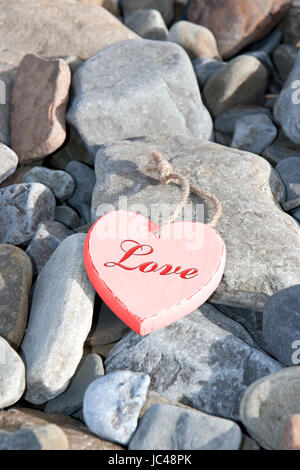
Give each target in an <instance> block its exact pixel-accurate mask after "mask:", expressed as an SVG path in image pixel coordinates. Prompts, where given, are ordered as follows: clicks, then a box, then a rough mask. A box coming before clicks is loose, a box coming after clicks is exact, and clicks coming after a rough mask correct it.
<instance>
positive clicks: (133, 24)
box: [125, 10, 168, 41]
mask: <svg viewBox="0 0 300 470" xmlns="http://www.w3.org/2000/svg"><path fill="white" fill-rule="evenodd" d="M125 24H126V26H127V27H128V28H129V29H131V30H132V31H134V32H135V33H137V34H138V35H139V36H141V37H142V38H144V39H156V40H158V41H164V40H165V39H167V36H168V29H167V26H166V23H165V22H164V19H163V17H162V16H161V14H160V12H159V11H157V10H137V11H135V12H134V13H132V14H131V15H129V16H127V17H126V18H125Z"/></svg>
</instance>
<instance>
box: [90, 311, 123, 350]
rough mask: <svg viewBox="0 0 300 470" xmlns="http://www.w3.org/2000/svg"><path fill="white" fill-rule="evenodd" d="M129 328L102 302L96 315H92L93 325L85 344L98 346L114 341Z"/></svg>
mask: <svg viewBox="0 0 300 470" xmlns="http://www.w3.org/2000/svg"><path fill="white" fill-rule="evenodd" d="M128 331H130V328H129V327H128V326H127V325H126V324H125V323H123V322H122V320H120V319H119V317H118V316H117V315H115V314H114V313H113V312H112V311H111V309H110V308H109V307H108V306H107V305H105V303H102V305H101V307H100V309H99V311H98V315H94V325H93V327H92V329H91V331H90V334H89V336H88V339H87V344H89V345H91V346H98V345H102V344H110V343H114V342H115V341H118V340H119V339H121V338H122V337H123V336H124V335H125V334H126V333H128Z"/></svg>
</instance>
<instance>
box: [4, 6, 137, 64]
mask: <svg viewBox="0 0 300 470" xmlns="http://www.w3.org/2000/svg"><path fill="white" fill-rule="evenodd" d="M0 6H1V25H2V27H1V32H0V40H1V44H2V49H1V53H0V62H1V63H5V64H9V65H11V66H17V65H19V63H20V61H21V60H22V59H23V57H24V56H25V55H26V54H29V53H36V54H39V55H41V56H43V57H64V56H71V55H73V56H77V57H79V58H81V59H87V58H88V57H90V56H91V55H93V54H95V53H96V52H98V51H100V50H101V49H104V48H105V47H107V46H109V45H110V44H113V43H115V42H119V41H123V40H125V39H131V38H136V37H137V36H136V34H135V33H133V32H132V31H130V30H129V29H128V28H126V26H124V25H123V24H122V23H121V22H120V21H119V20H117V18H115V17H114V16H113V15H111V14H110V13H109V12H108V11H107V10H105V9H104V8H101V7H99V6H97V5H88V4H85V3H81V2H71V1H68V0H64V1H63V2H62V1H61V0H57V1H55V0H51V2H49V0H15V1H13V2H12V1H11V0H1V3H0ZM20 25H21V26H20ZM12 31H13V34H12Z"/></svg>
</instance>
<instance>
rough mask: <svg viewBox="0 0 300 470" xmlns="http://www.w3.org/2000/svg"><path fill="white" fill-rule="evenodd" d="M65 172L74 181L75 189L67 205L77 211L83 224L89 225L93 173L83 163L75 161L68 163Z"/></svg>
mask: <svg viewBox="0 0 300 470" xmlns="http://www.w3.org/2000/svg"><path fill="white" fill-rule="evenodd" d="M66 171H67V172H68V173H70V174H71V175H72V176H73V178H74V180H75V181H76V189H75V191H74V193H73V195H72V197H71V198H69V199H68V204H69V205H70V206H71V207H73V208H74V209H76V210H77V212H78V213H79V214H80V216H81V217H82V219H83V223H90V221H91V201H92V195H93V189H94V186H95V183H96V177H95V172H94V170H92V168H90V167H88V166H87V165H84V163H80V162H76V161H72V162H69V163H68V164H67V166H66Z"/></svg>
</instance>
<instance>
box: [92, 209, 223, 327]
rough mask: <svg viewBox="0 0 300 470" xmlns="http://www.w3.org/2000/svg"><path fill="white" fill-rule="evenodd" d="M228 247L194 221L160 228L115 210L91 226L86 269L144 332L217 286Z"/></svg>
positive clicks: (182, 312) (128, 321)
mask: <svg viewBox="0 0 300 470" xmlns="http://www.w3.org/2000/svg"><path fill="white" fill-rule="evenodd" d="M225 259H226V250H225V244H224V242H223V240H222V239H221V237H220V235H219V234H218V233H217V232H216V231H215V230H214V229H212V228H211V227H209V226H208V225H205V224H201V223H198V222H175V223H173V224H170V225H165V226H163V227H162V229H161V231H160V232H159V227H158V226H157V225H155V224H153V223H152V222H150V221H149V220H148V219H146V218H145V217H143V216H142V215H140V214H137V213H135V212H129V211H114V212H110V213H108V214H106V215H104V216H103V217H101V218H100V219H99V220H98V221H97V222H96V223H95V224H94V225H93V226H92V228H91V229H90V231H89V233H88V235H87V238H86V242H85V247H84V261H85V267H86V270H87V274H88V276H89V279H90V281H91V283H92V284H93V286H94V288H95V289H96V291H97V292H98V294H99V296H100V297H101V298H102V300H103V301H104V302H105V303H106V304H107V305H108V307H109V308H110V309H111V310H112V311H113V312H114V313H115V314H116V315H118V317H119V318H120V319H121V320H122V321H123V322H124V323H126V324H127V325H128V326H129V327H130V328H131V329H132V330H134V331H135V332H136V333H138V334H140V335H146V334H148V333H151V332H153V331H155V330H158V329H159V328H162V327H164V326H166V325H169V324H170V323H173V322H174V321H176V320H178V319H179V318H182V317H184V316H185V315H187V314H189V313H191V312H193V311H194V310H195V309H196V308H198V307H199V306H200V305H202V304H203V303H204V302H205V301H206V300H207V299H208V298H209V297H210V295H211V294H212V293H213V292H214V290H215V289H216V288H217V286H218V285H219V283H220V281H221V278H222V275H223V272H224V268H225Z"/></svg>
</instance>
